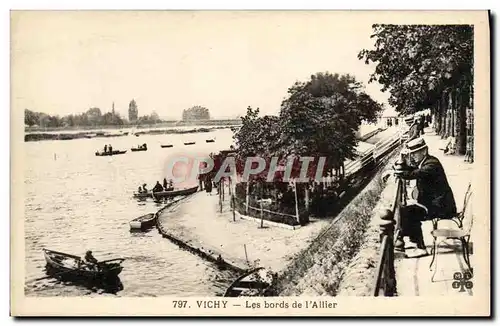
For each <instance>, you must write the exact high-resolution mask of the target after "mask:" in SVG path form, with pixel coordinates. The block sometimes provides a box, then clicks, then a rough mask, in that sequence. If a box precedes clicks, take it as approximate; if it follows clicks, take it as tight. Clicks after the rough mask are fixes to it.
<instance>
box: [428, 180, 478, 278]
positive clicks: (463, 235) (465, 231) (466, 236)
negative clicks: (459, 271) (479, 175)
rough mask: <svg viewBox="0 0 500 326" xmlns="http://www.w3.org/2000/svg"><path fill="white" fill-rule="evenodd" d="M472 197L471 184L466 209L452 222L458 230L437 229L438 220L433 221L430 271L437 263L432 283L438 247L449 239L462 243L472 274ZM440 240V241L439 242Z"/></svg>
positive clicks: (465, 201) (466, 195)
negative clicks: (465, 221)
mask: <svg viewBox="0 0 500 326" xmlns="http://www.w3.org/2000/svg"><path fill="white" fill-rule="evenodd" d="M471 196H472V191H471V186H470V184H469V187H468V188H467V192H466V193H465V198H464V207H463V209H462V211H461V212H460V213H459V214H457V215H456V216H454V217H453V218H452V220H453V221H454V222H455V223H456V224H457V226H458V228H441V229H438V228H437V222H438V219H435V222H434V220H433V226H434V229H433V230H432V232H431V235H432V237H433V238H434V241H433V244H432V251H431V254H432V261H431V263H430V265H429V269H431V270H432V266H433V264H434V262H435V266H434V267H435V268H434V273H433V274H432V278H431V281H432V282H434V277H435V275H436V272H437V254H438V246H439V244H440V243H442V242H443V241H445V240H447V239H456V240H459V241H460V243H461V247H462V256H463V258H464V261H465V263H466V265H467V267H468V269H469V272H470V273H471V274H472V267H471V264H470V254H471V251H472V250H471V249H472V248H470V247H469V246H470V244H469V240H470V232H471V229H472V224H473V221H474V218H473V213H472V211H470V209H471V207H470V197H471ZM465 217H467V222H468V223H466V225H464V219H465ZM434 223H435V224H434ZM438 239H440V241H438Z"/></svg>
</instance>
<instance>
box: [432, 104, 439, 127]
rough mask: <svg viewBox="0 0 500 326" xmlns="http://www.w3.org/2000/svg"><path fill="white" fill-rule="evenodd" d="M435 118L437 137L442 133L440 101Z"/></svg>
mask: <svg viewBox="0 0 500 326" xmlns="http://www.w3.org/2000/svg"><path fill="white" fill-rule="evenodd" d="M434 112H435V113H434V117H433V119H432V121H433V122H434V131H435V132H436V134H437V135H439V134H440V133H441V103H440V101H437V102H436V108H435V111H434Z"/></svg>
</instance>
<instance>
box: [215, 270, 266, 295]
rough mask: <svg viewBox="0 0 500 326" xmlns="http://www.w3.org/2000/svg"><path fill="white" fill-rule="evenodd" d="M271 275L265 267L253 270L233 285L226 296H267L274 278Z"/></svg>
mask: <svg viewBox="0 0 500 326" xmlns="http://www.w3.org/2000/svg"><path fill="white" fill-rule="evenodd" d="M269 274H270V273H268V272H267V271H266V270H265V269H264V268H263V267H258V268H255V269H251V270H249V271H247V272H246V273H244V274H243V275H241V276H240V277H238V278H237V279H236V280H235V281H234V282H233V283H231V285H230V286H229V287H228V288H227V290H226V292H225V293H224V296H225V297H243V296H266V294H267V293H268V292H269V290H270V289H271V285H272V276H270V275H269Z"/></svg>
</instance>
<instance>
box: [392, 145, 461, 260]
mask: <svg viewBox="0 0 500 326" xmlns="http://www.w3.org/2000/svg"><path fill="white" fill-rule="evenodd" d="M407 150H408V155H409V164H410V167H409V168H408V169H403V170H402V171H400V172H398V173H397V175H399V176H400V177H401V178H402V179H405V180H416V184H417V186H416V188H417V191H418V195H417V198H416V199H417V202H418V204H419V205H408V206H405V207H403V208H402V210H401V229H402V234H401V236H405V235H406V236H409V238H410V241H411V242H415V243H416V245H417V249H416V250H415V252H414V253H413V255H408V257H420V256H423V255H426V254H427V250H426V247H425V243H424V239H423V235H422V223H421V222H422V221H425V220H431V219H433V218H451V217H453V216H454V215H455V214H456V212H457V208H456V205H455V199H454V197H453V192H452V190H451V188H450V185H449V184H448V180H447V178H446V174H445V172H444V169H443V166H442V165H441V163H440V162H439V160H438V159H437V158H436V157H434V156H431V155H429V153H428V147H427V144H426V143H425V141H424V140H423V139H422V138H418V139H415V140H412V141H410V142H408V144H407ZM422 206H424V207H425V208H426V209H427V210H426V209H424V208H423V207H422ZM400 240H402V239H400ZM403 246H404V242H403Z"/></svg>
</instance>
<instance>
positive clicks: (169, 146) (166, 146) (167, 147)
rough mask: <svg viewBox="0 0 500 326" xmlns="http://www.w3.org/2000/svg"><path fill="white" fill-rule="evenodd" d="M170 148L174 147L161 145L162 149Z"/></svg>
mask: <svg viewBox="0 0 500 326" xmlns="http://www.w3.org/2000/svg"><path fill="white" fill-rule="evenodd" d="M170 147H174V145H161V148H170Z"/></svg>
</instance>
